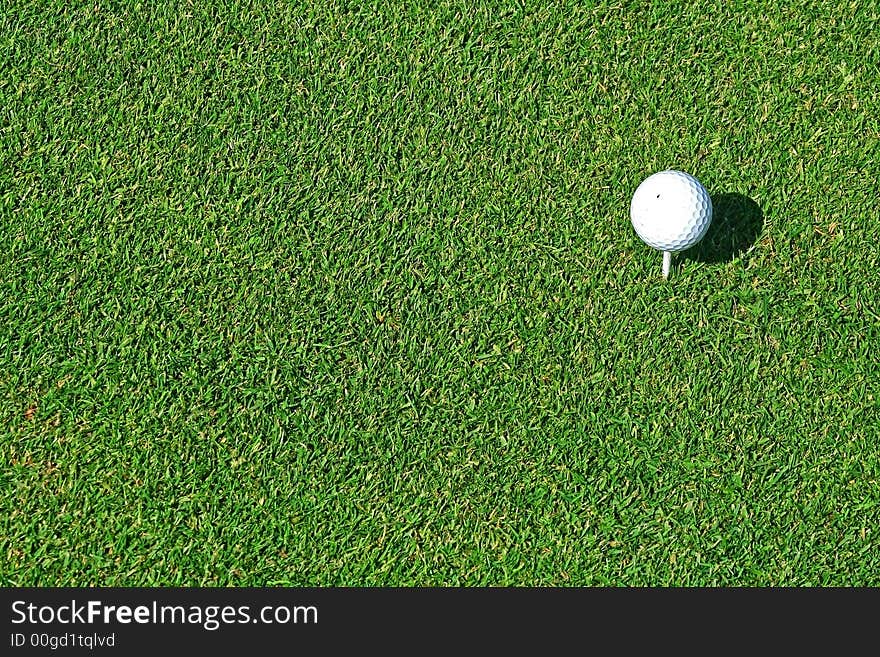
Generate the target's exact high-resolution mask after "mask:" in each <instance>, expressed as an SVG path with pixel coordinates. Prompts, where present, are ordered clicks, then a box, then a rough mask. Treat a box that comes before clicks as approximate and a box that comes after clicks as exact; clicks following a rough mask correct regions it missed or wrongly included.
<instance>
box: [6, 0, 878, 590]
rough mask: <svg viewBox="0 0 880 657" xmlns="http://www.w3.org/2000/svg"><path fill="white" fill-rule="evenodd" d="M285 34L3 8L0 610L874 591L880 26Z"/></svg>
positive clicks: (686, 8) (167, 9)
mask: <svg viewBox="0 0 880 657" xmlns="http://www.w3.org/2000/svg"><path fill="white" fill-rule="evenodd" d="M304 4H308V5H311V7H309V8H303V7H302V6H301V5H300V3H295V2H282V1H280V0H279V1H275V2H272V1H270V0H265V1H257V0H254V1H252V2H243V3H232V2H222V1H215V2H211V3H194V2H180V3H177V6H173V5H174V3H160V5H161V8H159V9H156V8H154V7H153V6H152V5H151V4H150V3H136V2H116V3H93V2H89V3H81V2H48V1H47V2H41V3H31V2H24V1H20V0H15V1H13V2H12V5H11V7H10V8H7V9H5V10H4V12H3V15H2V16H0V28H2V29H0V427H2V429H0V432H2V438H0V458H2V460H0V463H2V471H0V491H2V495H0V583H2V584H4V585H13V586H17V585H90V584H95V585H236V586H238V585H279V584H281V585H322V586H324V585H327V586H329V585H435V584H436V585H508V584H511V585H562V586H567V585H599V584H611V585H640V584H645V585H735V584H745V585H783V584H784V585H878V584H880V530H878V527H880V442H878V436H880V414H878V402H880V400H878V398H877V387H876V386H877V381H878V380H880V372H878V364H877V363H878V358H877V353H878V347H880V315H878V313H880V310H878V307H880V303H878V299H880V294H878V292H877V280H878V271H880V222H878V216H877V200H876V199H877V193H878V188H877V181H878V179H880V96H878V91H877V89H878V87H877V81H878V79H880V36H878V35H880V7H878V4H877V3H876V2H863V3H850V4H841V3H838V2H831V1H830V0H822V1H814V2H798V3H794V4H793V5H791V6H789V7H786V8H776V9H771V8H768V6H767V5H766V3H759V2H755V1H752V0H749V1H741V2H732V3H731V2H721V1H720V0H719V1H717V2H670V3H663V4H662V9H661V8H660V5H658V7H657V8H654V9H646V8H645V7H644V3H628V2H622V3H621V2H614V3H609V2H600V3H583V2H580V1H579V0H569V1H567V2H559V3H536V2H531V1H525V2H522V3H520V4H519V6H518V7H517V8H515V9H513V8H509V7H510V5H511V4H512V3H496V4H487V3H464V2H454V1H441V2H429V1H428V0H424V1H422V2H416V3H413V2H407V3H404V2H396V1H395V2H385V3H377V7H381V8H380V9H371V8H369V7H366V6H365V5H367V4H369V3H359V2H344V1H342V0H326V1H325V2H322V3H304ZM107 5H113V7H112V9H111V8H108V7H107ZM98 7H100V8H98ZM668 167H672V168H679V169H683V170H686V171H690V172H691V173H693V174H695V175H696V176H697V177H698V178H700V180H701V181H702V182H703V183H704V185H705V186H706V187H707V189H708V190H709V191H710V193H711V194H712V195H713V196H714V197H715V198H716V202H717V201H719V200H722V201H723V199H727V201H723V203H727V207H728V208H732V209H729V210H728V211H727V216H725V217H722V218H721V220H720V223H719V226H721V227H725V226H726V229H727V231H728V232H727V233H719V232H717V231H716V232H715V234H714V236H712V237H711V239H710V241H707V242H706V244H705V245H703V246H702V247H700V248H701V250H698V251H697V252H696V255H693V256H691V257H681V258H678V259H677V261H676V265H675V270H674V272H673V274H672V276H671V277H670V279H669V281H666V282H664V281H663V280H662V279H661V278H660V256H659V254H658V253H656V252H654V251H652V250H651V249H650V248H649V247H647V246H645V245H644V244H642V243H641V242H640V241H639V239H638V237H637V236H636V235H635V233H634V232H633V230H632V227H631V225H630V223H629V217H628V204H629V199H630V197H631V195H632V192H633V191H634V189H635V187H636V186H637V185H638V183H639V182H640V181H641V180H642V179H643V178H644V177H646V176H647V175H649V174H650V173H653V172H654V171H657V170H660V169H663V168H668ZM731 199H732V200H731ZM723 203H722V204H723ZM743 204H746V205H749V207H751V208H752V211H751V214H750V215H749V222H751V223H749V225H748V226H746V223H745V222H744V217H745V216H746V213H745V211H743V210H736V207H739V206H742V205H743ZM745 229H748V230H749V231H751V234H750V235H749V236H746V237H747V239H744V236H743V234H742V232H741V231H742V230H745ZM737 230H739V231H740V232H739V233H737ZM737 241H738V242H739V243H738V244H737V246H736V248H733V246H731V245H733V244H735V243H737ZM725 245H727V246H725Z"/></svg>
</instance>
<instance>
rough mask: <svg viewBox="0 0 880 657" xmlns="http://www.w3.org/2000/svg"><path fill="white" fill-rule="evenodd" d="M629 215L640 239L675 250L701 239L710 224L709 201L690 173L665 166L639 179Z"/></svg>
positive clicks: (668, 249) (698, 182) (701, 186)
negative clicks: (643, 178)
mask: <svg viewBox="0 0 880 657" xmlns="http://www.w3.org/2000/svg"><path fill="white" fill-rule="evenodd" d="M629 214H630V218H631V219H632V225H633V228H635V230H636V233H638V235H639V237H641V238H642V241H643V242H645V243H646V244H648V245H649V246H652V247H654V248H655V249H659V250H660V251H667V252H670V253H675V252H677V251H684V250H685V249H689V248H690V247H692V246H693V245H694V244H696V243H697V242H699V241H700V240H701V239H703V236H704V235H705V234H706V231H707V230H708V229H709V224H710V223H712V200H711V199H710V198H709V194H708V193H707V192H706V188H705V187H703V185H701V184H700V181H699V180H697V179H696V178H694V177H693V176H692V175H690V174H689V173H684V172H683V171H675V170H673V169H668V170H666V171H660V172H658V173H655V174H653V175H651V176H648V177H647V178H645V180H643V181H642V184H640V185H639V186H638V188H637V189H636V191H635V193H634V194H633V197H632V202H631V203H630V206H629Z"/></svg>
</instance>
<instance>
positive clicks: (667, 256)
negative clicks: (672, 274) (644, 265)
mask: <svg viewBox="0 0 880 657" xmlns="http://www.w3.org/2000/svg"><path fill="white" fill-rule="evenodd" d="M671 266H672V252H671V251H664V252H663V278H669V268H670V267H671Z"/></svg>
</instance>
